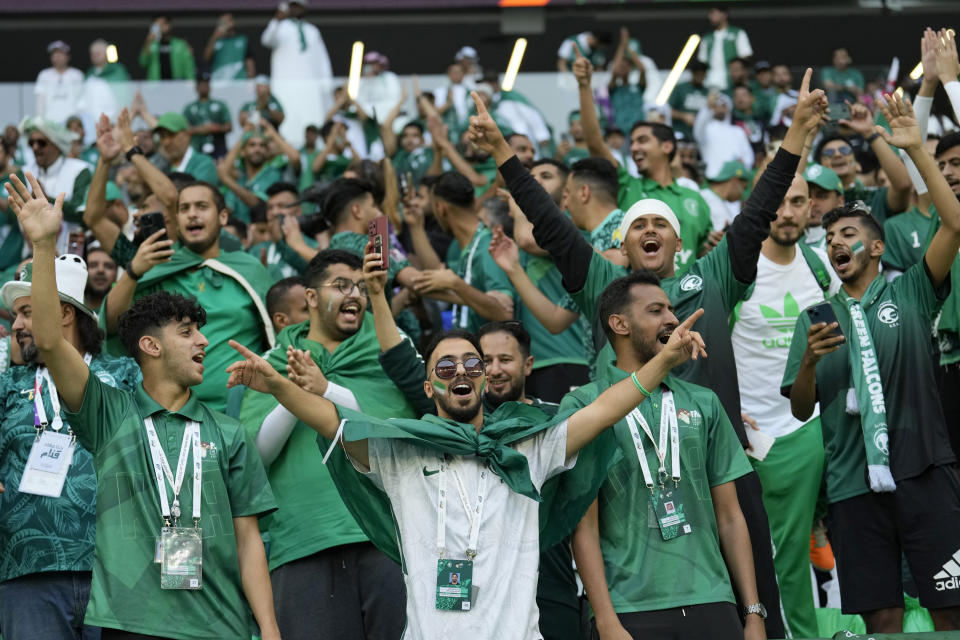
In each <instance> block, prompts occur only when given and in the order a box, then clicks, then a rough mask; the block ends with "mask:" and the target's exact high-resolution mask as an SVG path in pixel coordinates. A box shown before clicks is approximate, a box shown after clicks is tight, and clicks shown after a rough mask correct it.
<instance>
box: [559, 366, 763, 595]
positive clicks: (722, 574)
mask: <svg viewBox="0 0 960 640" xmlns="http://www.w3.org/2000/svg"><path fill="white" fill-rule="evenodd" d="M628 375H629V372H626V371H622V370H620V369H617V368H616V367H615V366H614V365H613V362H612V361H607V362H605V363H603V365H602V367H601V373H600V375H599V379H598V380H597V381H596V382H592V383H590V384H588V385H586V386H584V387H580V388H579V389H576V390H575V391H572V392H570V393H569V394H567V396H565V397H564V399H563V401H562V402H561V403H560V410H561V411H565V410H568V409H579V408H581V407H584V406H586V405H588V404H589V403H591V402H593V401H594V400H595V399H596V398H597V397H598V396H599V395H600V394H601V393H602V392H603V391H604V390H605V389H607V388H608V387H609V386H610V385H611V384H614V383H615V382H618V381H619V380H622V379H624V378H626V377H627V376H628ZM663 387H667V388H668V389H670V390H671V391H673V399H674V402H675V404H676V408H677V417H678V420H677V422H678V427H679V435H680V483H679V491H680V495H681V501H682V504H683V513H684V515H685V516H686V519H687V522H688V523H689V524H690V526H691V527H692V531H691V533H689V534H687V535H682V536H678V537H676V538H674V539H672V540H664V539H663V536H662V535H661V534H660V528H659V526H658V523H657V519H656V517H655V516H654V515H653V514H652V513H651V511H652V506H651V502H650V490H649V489H647V487H646V484H645V483H644V480H643V474H642V472H641V469H640V463H639V461H638V459H637V453H636V449H635V447H634V445H633V440H632V438H631V435H630V430H629V428H628V427H627V423H626V421H625V420H621V421H619V422H617V423H616V424H615V425H614V427H613V429H614V435H615V437H616V439H617V444H618V445H619V449H618V451H617V453H616V454H615V455H614V458H613V463H612V466H611V469H610V472H609V474H608V476H607V480H606V481H605V482H604V484H603V486H602V487H600V495H599V497H598V500H599V503H598V507H599V514H598V517H599V529H600V549H601V551H602V552H603V564H604V570H605V573H606V578H607V584H608V586H609V589H610V599H611V600H612V602H613V608H614V610H615V611H617V612H618V613H629V612H634V611H652V610H657V609H669V608H673V607H681V606H689V605H694V604H706V603H711V602H730V603H733V602H735V600H734V596H733V589H732V587H731V586H730V577H729V573H728V572H727V567H726V564H725V563H724V560H723V555H722V554H721V552H720V537H719V534H718V531H717V520H716V516H715V514H714V506H713V500H712V498H711V494H710V489H711V488H712V487H716V486H718V485H721V484H724V483H727V482H731V481H733V480H736V479H737V478H740V477H742V476H745V475H747V474H748V473H750V472H751V471H752V468H751V466H750V463H749V462H748V461H747V456H746V454H744V452H743V449H742V448H741V447H740V444H739V443H738V442H737V438H736V436H735V435H734V433H733V429H732V427H731V425H730V421H729V420H728V419H727V416H726V414H725V413H724V410H723V407H722V406H721V404H720V400H719V399H718V398H717V396H716V395H715V394H714V393H713V392H712V391H711V390H710V389H707V388H705V387H701V386H699V385H695V384H691V383H689V382H685V381H683V380H680V379H678V378H675V377H673V376H667V378H666V379H665V380H664V381H663V384H662V385H661V386H660V387H658V388H657V389H655V390H654V391H653V396H652V397H651V398H649V399H648V400H646V401H645V402H642V403H641V404H640V406H639V411H640V413H641V414H642V415H643V417H644V418H646V420H647V422H648V423H649V425H650V430H651V432H652V433H653V434H654V436H657V435H658V434H659V433H660V412H661V406H662V405H661V402H662V398H663ZM642 433H643V432H642V431H641V434H642ZM642 437H643V438H644V453H645V454H646V456H647V463H648V465H649V466H650V469H651V471H652V472H653V473H656V469H657V467H658V466H659V462H658V460H657V457H656V454H655V453H654V451H653V446H651V443H650V440H649V439H648V438H647V437H646V436H645V435H644V436H642ZM668 464H669V463H668ZM668 469H669V467H668ZM668 482H670V481H669V480H668Z"/></svg>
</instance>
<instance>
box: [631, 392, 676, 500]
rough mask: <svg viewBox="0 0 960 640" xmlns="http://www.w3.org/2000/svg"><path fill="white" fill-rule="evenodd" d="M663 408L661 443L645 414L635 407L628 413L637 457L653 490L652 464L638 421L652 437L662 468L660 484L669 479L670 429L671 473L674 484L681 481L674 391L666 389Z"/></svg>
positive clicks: (660, 469)
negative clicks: (667, 465)
mask: <svg viewBox="0 0 960 640" xmlns="http://www.w3.org/2000/svg"><path fill="white" fill-rule="evenodd" d="M661 403H662V405H663V406H662V410H661V412H660V444H659V446H658V445H657V442H656V440H654V439H653V432H651V431H650V425H649V424H647V419H646V418H644V417H643V414H642V413H640V412H639V411H638V410H636V409H634V410H633V411H631V412H630V413H629V414H627V426H628V427H630V435H631V437H632V438H633V446H634V447H635V448H636V450H637V458H638V459H639V461H640V470H641V471H642V472H643V481H644V483H645V484H646V485H647V488H648V489H650V490H651V491H653V477H652V476H651V475H650V466H649V464H648V463H647V454H646V453H644V450H643V436H641V435H640V432H639V431H638V430H637V423H638V422H639V423H640V426H641V427H642V428H643V432H644V433H645V434H647V437H648V438H650V444H652V445H653V452H654V453H656V454H657V460H659V461H660V468H659V469H658V470H657V480H658V481H659V483H660V486H661V487H663V483H664V482H665V481H666V480H667V469H666V465H665V462H666V458H667V430H669V431H670V449H671V451H670V453H671V455H670V469H671V473H670V475H671V476H672V477H673V484H674V485H678V484H679V483H680V433H679V432H680V430H679V425H678V424H677V411H676V408H675V406H674V404H673V392H672V391H664V392H663V398H662V399H661Z"/></svg>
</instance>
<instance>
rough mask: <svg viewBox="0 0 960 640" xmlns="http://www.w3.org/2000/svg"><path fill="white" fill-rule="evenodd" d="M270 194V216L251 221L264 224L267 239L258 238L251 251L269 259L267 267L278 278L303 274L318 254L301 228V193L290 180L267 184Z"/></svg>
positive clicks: (255, 223) (267, 193) (249, 250)
mask: <svg viewBox="0 0 960 640" xmlns="http://www.w3.org/2000/svg"><path fill="white" fill-rule="evenodd" d="M266 196H267V210H266V214H267V217H266V219H265V220H263V221H262V222H261V221H259V220H251V224H254V225H262V227H261V229H262V230H265V231H266V234H265V235H266V237H267V239H266V240H265V241H262V242H260V241H257V242H256V244H254V245H252V246H251V247H249V248H248V249H247V253H249V254H251V255H252V256H254V257H255V258H259V259H260V260H264V259H265V260H266V264H265V265H264V266H266V267H267V270H269V271H270V275H271V276H274V277H276V278H282V277H290V276H293V275H298V274H300V273H303V270H304V269H306V268H307V263H308V262H310V260H311V259H312V258H313V256H315V255H316V254H317V248H316V247H317V243H316V241H315V240H314V239H313V238H311V237H309V236H306V235H304V233H303V231H301V229H300V222H299V220H300V216H301V214H302V211H303V210H302V204H301V202H300V194H299V192H298V191H297V188H296V187H295V186H294V185H293V184H291V183H289V182H274V183H273V184H272V185H270V186H269V187H267V190H266ZM260 237H263V236H260Z"/></svg>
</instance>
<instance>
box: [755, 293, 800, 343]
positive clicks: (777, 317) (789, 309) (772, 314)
mask: <svg viewBox="0 0 960 640" xmlns="http://www.w3.org/2000/svg"><path fill="white" fill-rule="evenodd" d="M760 313H762V314H763V317H764V318H765V319H766V320H767V322H768V323H769V324H770V326H771V327H773V328H774V329H776V330H777V331H780V332H781V333H786V334H789V335H791V336H792V335H793V328H794V326H796V324H797V316H799V315H800V305H798V304H797V300H796V298H794V297H793V296H792V295H791V294H790V292H789V291H788V292H787V295H785V296H784V297H783V313H780V312H779V311H777V310H776V309H774V308H773V307H768V306H766V305H764V304H761V305H760Z"/></svg>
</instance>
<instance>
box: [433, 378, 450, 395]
mask: <svg viewBox="0 0 960 640" xmlns="http://www.w3.org/2000/svg"><path fill="white" fill-rule="evenodd" d="M433 390H434V391H435V392H436V393H438V394H440V395H441V396H445V395H447V385H445V384H444V383H442V382H440V381H439V380H434V381H433Z"/></svg>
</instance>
